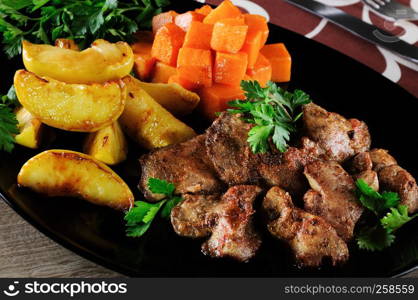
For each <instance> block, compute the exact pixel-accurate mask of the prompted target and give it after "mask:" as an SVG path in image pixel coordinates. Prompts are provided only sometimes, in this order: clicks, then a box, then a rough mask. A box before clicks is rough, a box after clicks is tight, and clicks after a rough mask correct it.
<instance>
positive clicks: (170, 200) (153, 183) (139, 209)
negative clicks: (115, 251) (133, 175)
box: [124, 178, 183, 237]
mask: <svg viewBox="0 0 418 300" xmlns="http://www.w3.org/2000/svg"><path fill="white" fill-rule="evenodd" d="M147 184H148V188H149V189H150V191H151V192H152V193H154V194H162V195H163V196H164V199H163V200H161V201H160V202H157V203H148V202H144V201H136V202H135V206H134V207H133V208H131V209H130V210H129V211H128V212H127V213H126V214H125V218H124V219H125V221H126V226H127V229H126V234H127V236H129V237H140V236H142V235H144V234H145V233H146V232H147V230H148V229H149V228H150V226H151V223H152V222H153V220H154V219H155V218H156V217H157V215H158V212H161V213H160V214H161V217H163V218H168V217H169V216H170V213H171V210H172V209H173V208H174V207H175V206H176V205H177V204H179V203H180V202H181V201H182V200H183V199H182V198H181V197H177V196H174V195H173V194H174V190H175V185H174V184H172V183H170V182H167V181H165V180H161V179H157V178H150V179H148V183H147Z"/></svg>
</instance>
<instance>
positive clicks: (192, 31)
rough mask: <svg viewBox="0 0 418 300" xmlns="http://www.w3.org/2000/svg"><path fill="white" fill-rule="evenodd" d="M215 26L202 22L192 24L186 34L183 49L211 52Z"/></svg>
mask: <svg viewBox="0 0 418 300" xmlns="http://www.w3.org/2000/svg"><path fill="white" fill-rule="evenodd" d="M212 32H213V25H212V24H203V23H201V22H192V24H191V25H190V27H189V30H188V31H187V32H186V37H185V38H184V44H183V47H186V48H196V49H204V50H210V40H211V38H212Z"/></svg>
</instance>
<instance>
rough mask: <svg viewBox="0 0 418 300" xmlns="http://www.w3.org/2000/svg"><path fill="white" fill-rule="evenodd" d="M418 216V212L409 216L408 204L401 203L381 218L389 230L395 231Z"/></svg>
mask: <svg viewBox="0 0 418 300" xmlns="http://www.w3.org/2000/svg"><path fill="white" fill-rule="evenodd" d="M417 216H418V214H415V215H413V216H408V207H407V206H406V205H399V206H398V207H397V208H393V207H392V208H391V209H390V212H388V213H387V214H386V216H384V217H383V218H382V219H381V220H380V223H381V224H382V226H383V227H384V228H385V229H386V230H387V231H388V232H393V231H395V230H397V229H399V228H401V227H402V226H403V225H405V224H406V223H408V222H409V221H411V220H412V219H414V218H416V217H417Z"/></svg>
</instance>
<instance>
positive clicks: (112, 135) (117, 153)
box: [83, 121, 128, 165]
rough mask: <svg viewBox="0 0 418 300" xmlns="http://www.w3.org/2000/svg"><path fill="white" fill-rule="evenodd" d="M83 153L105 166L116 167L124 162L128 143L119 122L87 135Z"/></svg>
mask: <svg viewBox="0 0 418 300" xmlns="http://www.w3.org/2000/svg"><path fill="white" fill-rule="evenodd" d="M83 152H84V153H87V154H88V155H90V156H92V157H93V158H95V159H97V160H100V161H101V162H104V163H105V164H107V165H117V164H118V163H121V162H123V161H124V160H126V155H127V153H128V143H127V141H126V138H125V135H124V134H123V131H122V128H121V127H120V125H119V122H118V121H116V122H113V124H111V125H109V126H107V127H105V128H103V129H100V130H99V131H96V132H92V133H89V135H88V136H87V139H86V141H85V142H84V147H83Z"/></svg>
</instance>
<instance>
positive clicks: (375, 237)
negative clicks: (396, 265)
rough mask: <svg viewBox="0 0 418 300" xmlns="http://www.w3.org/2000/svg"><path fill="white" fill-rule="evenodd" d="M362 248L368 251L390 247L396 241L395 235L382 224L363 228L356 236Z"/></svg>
mask: <svg viewBox="0 0 418 300" xmlns="http://www.w3.org/2000/svg"><path fill="white" fill-rule="evenodd" d="M356 240H357V245H358V247H359V248H360V249H363V250H368V251H382V250H383V249H385V248H387V247H390V246H391V245H392V244H393V242H394V241H395V236H394V235H393V234H392V233H389V232H388V231H387V230H386V229H385V228H383V227H382V226H381V225H380V224H377V225H375V226H372V227H365V228H362V229H361V230H360V232H359V234H358V235H357V237H356Z"/></svg>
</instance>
